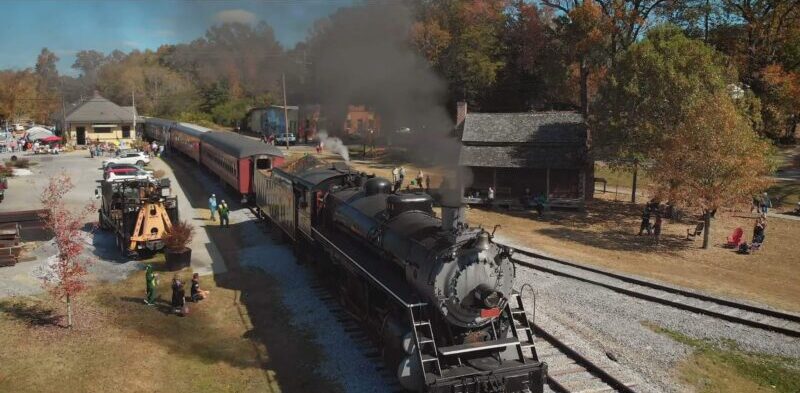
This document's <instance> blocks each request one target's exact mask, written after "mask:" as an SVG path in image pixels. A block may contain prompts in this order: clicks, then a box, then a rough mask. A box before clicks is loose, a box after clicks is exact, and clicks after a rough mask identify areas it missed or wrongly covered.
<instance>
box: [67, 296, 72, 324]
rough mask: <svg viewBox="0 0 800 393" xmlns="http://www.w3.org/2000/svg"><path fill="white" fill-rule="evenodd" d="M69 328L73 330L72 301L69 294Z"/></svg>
mask: <svg viewBox="0 0 800 393" xmlns="http://www.w3.org/2000/svg"><path fill="white" fill-rule="evenodd" d="M67 327H68V328H70V329H72V301H71V300H70V298H69V294H67Z"/></svg>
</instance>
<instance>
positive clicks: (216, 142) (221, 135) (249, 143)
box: [200, 131, 283, 158]
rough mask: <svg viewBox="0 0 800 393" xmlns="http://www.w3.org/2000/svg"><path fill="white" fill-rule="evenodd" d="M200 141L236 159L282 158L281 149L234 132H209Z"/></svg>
mask: <svg viewBox="0 0 800 393" xmlns="http://www.w3.org/2000/svg"><path fill="white" fill-rule="evenodd" d="M200 139H201V140H202V141H203V143H208V144H210V145H212V146H214V147H216V148H218V149H220V150H222V151H224V152H226V153H228V154H230V155H233V156H235V157H238V158H244V157H250V156H256V155H261V154H266V155H271V156H278V157H283V152H282V151H281V149H279V148H277V147H275V146H273V145H268V144H266V143H263V142H261V141H259V140H258V139H255V138H249V137H246V136H244V135H239V134H237V133H235V132H229V131H209V132H206V133H204V134H203V135H202V136H201V137H200Z"/></svg>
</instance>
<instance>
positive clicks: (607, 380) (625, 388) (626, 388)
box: [530, 321, 636, 393]
mask: <svg viewBox="0 0 800 393" xmlns="http://www.w3.org/2000/svg"><path fill="white" fill-rule="evenodd" d="M530 324H531V326H533V330H534V332H535V333H536V337H540V338H542V339H544V340H545V341H547V342H548V343H549V344H550V345H552V346H553V348H556V349H558V350H559V351H561V353H562V354H563V355H564V356H566V357H568V358H569V359H571V360H573V361H574V362H575V364H577V365H579V366H580V367H582V368H583V369H584V370H585V372H588V373H589V374H591V375H592V376H594V377H595V378H597V379H598V380H600V381H602V382H603V383H604V384H606V385H608V387H610V388H611V389H613V390H614V391H616V392H620V393H636V390H634V389H633V384H631V383H625V382H623V381H620V380H619V379H618V378H616V377H614V376H613V375H611V374H609V373H608V372H607V371H606V370H605V369H603V368H602V367H600V366H598V365H597V364H596V363H595V362H592V361H591V360H589V359H588V358H587V357H585V356H583V355H581V354H580V353H579V352H578V351H576V350H575V349H573V348H572V347H570V346H569V345H568V344H566V343H564V342H563V341H561V340H559V339H558V338H556V337H555V336H553V335H552V334H550V333H549V332H547V331H546V330H544V329H543V328H542V327H541V326H539V325H536V324H535V323H533V321H530ZM553 371H555V370H548V374H551V373H553ZM554 374H557V373H554ZM570 374H571V373H570ZM568 383H569V381H563V382H562V381H560V380H559V378H558V375H552V376H551V375H548V376H547V384H548V385H550V388H551V389H553V390H555V391H556V392H559V393H579V392H581V391H584V390H586V391H597V390H598V388H596V387H594V388H589V389H570V388H568V387H567V384H568ZM604 391H605V390H604Z"/></svg>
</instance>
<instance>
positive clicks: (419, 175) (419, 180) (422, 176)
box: [417, 169, 425, 190]
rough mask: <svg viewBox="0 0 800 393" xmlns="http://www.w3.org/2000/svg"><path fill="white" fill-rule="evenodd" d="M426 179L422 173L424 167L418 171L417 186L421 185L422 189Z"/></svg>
mask: <svg viewBox="0 0 800 393" xmlns="http://www.w3.org/2000/svg"><path fill="white" fill-rule="evenodd" d="M424 181H425V175H424V174H423V173H422V169H420V170H419V173H417V186H419V189H420V190H422V182H424Z"/></svg>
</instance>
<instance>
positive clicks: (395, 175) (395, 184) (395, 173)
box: [392, 167, 400, 192]
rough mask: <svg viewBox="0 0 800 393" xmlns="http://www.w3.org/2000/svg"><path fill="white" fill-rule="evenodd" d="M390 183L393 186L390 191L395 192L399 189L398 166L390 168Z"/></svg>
mask: <svg viewBox="0 0 800 393" xmlns="http://www.w3.org/2000/svg"><path fill="white" fill-rule="evenodd" d="M392 185H393V187H394V189H393V190H392V192H397V190H399V189H400V168H398V167H394V169H392Z"/></svg>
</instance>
